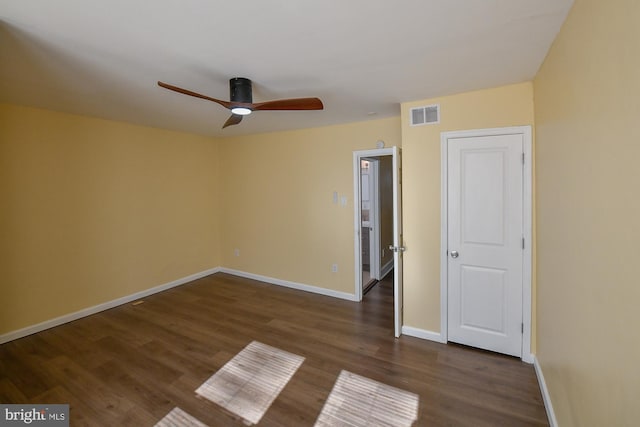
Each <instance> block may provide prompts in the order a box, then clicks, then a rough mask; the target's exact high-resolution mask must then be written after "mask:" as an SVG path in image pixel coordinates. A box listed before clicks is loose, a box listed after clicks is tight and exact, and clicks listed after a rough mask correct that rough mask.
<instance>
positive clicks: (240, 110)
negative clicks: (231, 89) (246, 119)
mask: <svg viewBox="0 0 640 427" xmlns="http://www.w3.org/2000/svg"><path fill="white" fill-rule="evenodd" d="M231 113H233V114H237V115H239V116H248V115H249V114H251V110H250V109H249V108H245V107H234V108H232V109H231Z"/></svg>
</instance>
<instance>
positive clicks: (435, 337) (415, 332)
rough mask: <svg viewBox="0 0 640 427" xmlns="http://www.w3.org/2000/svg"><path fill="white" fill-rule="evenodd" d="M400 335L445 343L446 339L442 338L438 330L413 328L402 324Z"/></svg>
mask: <svg viewBox="0 0 640 427" xmlns="http://www.w3.org/2000/svg"><path fill="white" fill-rule="evenodd" d="M402 335H408V336H410V337H416V338H422V339H424V340H429V341H435V342H439V343H443V344H446V341H445V340H444V339H443V338H442V334H440V333H439V332H432V331H427V330H424V329H418V328H413V327H411V326H403V327H402Z"/></svg>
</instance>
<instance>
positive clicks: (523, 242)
mask: <svg viewBox="0 0 640 427" xmlns="http://www.w3.org/2000/svg"><path fill="white" fill-rule="evenodd" d="M522 249H524V237H523V238H522Z"/></svg>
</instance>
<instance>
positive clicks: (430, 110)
mask: <svg viewBox="0 0 640 427" xmlns="http://www.w3.org/2000/svg"><path fill="white" fill-rule="evenodd" d="M410 113H411V126H421V125H433V124H436V123H440V105H438V104H434V105H426V106H424V107H416V108H412V109H411V111H410Z"/></svg>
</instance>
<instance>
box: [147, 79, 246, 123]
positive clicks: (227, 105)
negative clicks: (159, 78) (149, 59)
mask: <svg viewBox="0 0 640 427" xmlns="http://www.w3.org/2000/svg"><path fill="white" fill-rule="evenodd" d="M158 86H160V87H163V88H165V89H169V90H172V91H174V92H178V93H182V94H184V95H189V96H195V97H196V98H202V99H206V100H207V101H213V102H215V103H217V104H220V105H222V106H223V107H224V108H231V103H230V102H228V101H223V100H221V99H216V98H211V97H210V96H206V95H202V94H200V93H197V92H193V91H190V90H187V89H182V88H181V87H178V86H173V85H170V84H168V83H163V82H158ZM234 124H235V123H234Z"/></svg>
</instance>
